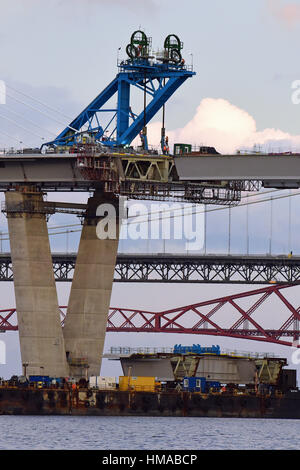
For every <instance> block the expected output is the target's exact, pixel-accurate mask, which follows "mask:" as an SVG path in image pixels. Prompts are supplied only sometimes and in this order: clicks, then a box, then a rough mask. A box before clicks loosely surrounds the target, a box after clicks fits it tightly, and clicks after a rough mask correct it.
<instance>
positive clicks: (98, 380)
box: [89, 375, 117, 390]
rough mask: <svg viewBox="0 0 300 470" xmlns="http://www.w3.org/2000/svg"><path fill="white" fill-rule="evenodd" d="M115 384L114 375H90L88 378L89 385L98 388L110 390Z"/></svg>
mask: <svg viewBox="0 0 300 470" xmlns="http://www.w3.org/2000/svg"><path fill="white" fill-rule="evenodd" d="M116 386H117V383H116V377H101V376H99V375H92V376H91V377H90V378H89V387H90V388H98V389H101V390H107V389H108V390H112V389H115V388H116Z"/></svg>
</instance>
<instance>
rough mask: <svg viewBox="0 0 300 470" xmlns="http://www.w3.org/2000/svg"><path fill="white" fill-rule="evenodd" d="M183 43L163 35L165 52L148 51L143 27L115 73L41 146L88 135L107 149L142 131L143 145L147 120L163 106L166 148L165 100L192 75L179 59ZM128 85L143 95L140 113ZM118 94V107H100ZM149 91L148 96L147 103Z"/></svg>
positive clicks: (164, 144) (70, 142) (73, 142)
mask: <svg viewBox="0 0 300 470" xmlns="http://www.w3.org/2000/svg"><path fill="white" fill-rule="evenodd" d="M182 47H183V44H182V43H181V42H180V40H179V38H178V36H176V35H174V34H171V35H169V36H167V38H166V39H165V42H164V49H163V51H161V52H158V53H156V54H151V38H148V37H147V36H146V35H145V33H144V32H143V31H135V32H134V33H133V34H132V36H131V41H130V43H129V44H128V45H127V47H126V52H127V55H128V57H129V58H128V59H127V60H126V61H122V62H121V63H120V64H118V67H119V73H118V74H117V76H116V78H115V79H114V80H113V81H112V82H111V83H110V84H109V85H108V86H107V87H106V88H105V89H104V90H103V91H102V92H101V93H100V94H99V95H98V96H97V97H96V98H95V99H94V100H93V101H92V102H91V103H90V104H89V105H88V106H87V107H86V108H85V109H84V110H83V111H82V112H81V113H80V114H79V115H78V116H77V117H76V118H75V119H74V120H73V121H72V122H71V123H70V124H69V125H68V126H67V127H66V128H65V129H64V130H63V131H62V132H61V133H60V134H59V135H58V136H57V137H56V138H55V139H54V140H53V141H51V142H47V143H46V144H44V145H51V146H66V145H67V146H73V145H77V144H78V143H81V142H86V139H87V138H88V139H89V141H90V142H96V143H97V142H98V143H101V144H103V145H105V146H107V147H109V148H113V147H125V146H128V145H130V144H131V142H132V141H133V139H134V138H135V137H136V136H138V135H140V137H141V140H142V147H143V148H144V149H145V150H147V149H148V142H147V128H146V126H147V123H148V122H149V121H150V120H151V119H152V118H153V116H154V115H155V114H156V113H157V112H158V111H159V110H160V109H161V108H163V122H162V131H161V147H162V151H163V153H167V151H168V149H167V147H168V138H167V137H166V136H165V127H164V114H165V113H164V105H165V103H166V101H167V100H168V99H169V98H170V97H171V96H172V95H173V93H174V92H175V91H176V90H177V88H179V87H180V86H181V85H182V84H183V83H184V82H185V80H186V79H187V78H189V77H192V76H193V75H195V72H193V71H192V70H188V67H187V66H186V65H185V62H184V60H183V59H182V56H181V50H182ZM131 86H135V87H136V88H138V89H139V90H141V91H142V92H143V94H144V107H143V111H142V112H141V113H140V114H135V113H134V112H133V111H132V108H131V105H130V87H131ZM116 93H117V107H116V108H110V107H108V108H104V105H105V104H106V103H107V102H108V101H109V100H110V99H111V98H112V97H113V96H114V95H115V94H116ZM147 95H148V97H149V96H150V97H151V100H150V102H149V103H148V104H147ZM100 113H101V114H100ZM103 113H104V114H105V116H104V115H103ZM107 116H109V118H108V119H107ZM103 121H105V124H104V123H103Z"/></svg>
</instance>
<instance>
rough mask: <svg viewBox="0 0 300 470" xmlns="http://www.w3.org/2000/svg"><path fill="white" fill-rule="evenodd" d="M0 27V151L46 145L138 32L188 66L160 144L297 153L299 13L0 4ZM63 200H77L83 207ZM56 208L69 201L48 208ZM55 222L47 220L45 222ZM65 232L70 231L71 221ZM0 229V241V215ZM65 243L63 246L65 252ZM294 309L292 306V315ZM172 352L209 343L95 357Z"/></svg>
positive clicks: (250, 345)
mask: <svg viewBox="0 0 300 470" xmlns="http://www.w3.org/2000/svg"><path fill="white" fill-rule="evenodd" d="M0 15H1V22H0V80H4V81H5V83H6V85H7V102H6V105H0V148H1V147H4V146H5V147H7V146H12V145H19V142H20V141H22V145H25V146H40V145H41V143H42V142H43V140H42V138H44V140H49V139H51V138H53V137H55V135H56V134H58V133H59V132H60V131H61V130H62V129H63V128H64V127H65V126H66V125H67V124H68V123H69V122H70V121H71V120H72V119H73V118H74V117H75V116H76V115H77V114H78V113H79V112H80V111H81V110H82V109H83V107H85V106H86V105H87V104H88V103H89V102H90V101H91V100H92V99H93V98H94V97H95V96H96V95H97V94H99V92H100V91H101V90H102V89H103V88H104V87H105V86H106V85H107V84H108V83H109V82H110V81H111V80H112V79H113V78H114V77H115V74H116V73H117V67H116V61H117V51H118V48H119V47H121V50H120V58H125V48H126V45H127V44H128V42H129V38H130V36H131V34H132V32H133V31H134V30H136V29H140V28H141V29H143V30H144V31H145V32H146V34H147V35H149V36H151V37H152V43H153V48H154V50H157V48H161V47H162V45H163V41H164V39H165V37H166V36H167V35H168V34H171V33H174V34H177V35H178V36H179V37H180V39H181V40H182V41H183V43H184V53H183V56H184V57H185V59H186V63H187V64H191V63H192V62H193V66H194V70H195V71H196V72H197V74H196V76H195V77H193V78H191V79H189V80H188V81H187V82H186V83H185V84H184V85H183V86H182V87H181V88H180V89H179V90H178V91H177V93H176V94H175V95H174V96H173V97H172V99H171V100H170V101H169V102H168V103H167V106H166V128H167V132H168V134H169V136H170V140H171V141H174V140H177V139H180V140H184V141H187V142H191V143H195V144H199V143H203V144H207V145H213V146H215V147H216V148H217V149H218V150H219V151H221V152H227V151H235V150H236V149H237V148H243V147H247V148H249V147H252V145H254V144H260V145H261V146H263V147H264V148H265V149H267V150H276V151H277V150H279V149H280V150H290V149H292V150H300V105H297V104H294V103H293V101H292V94H293V92H294V91H295V90H294V89H293V88H292V85H293V83H294V82H295V81H296V80H300V70H299V65H298V55H299V50H298V49H299V46H298V44H299V32H300V2H299V1H294V2H291V1H284V0H282V1H281V0H252V1H251V2H250V1H247V2H245V1H243V2H241V1H239V0H227V1H226V2H224V0H211V1H210V2H206V1H202V0H189V1H188V2H186V3H185V4H183V2H182V1H181V0H180V1H179V0H160V1H158V0H48V1H47V2H45V1H43V0H26V1H24V0H14V1H13V2H11V1H8V0H0ZM29 97H33V98H35V99H38V100H39V101H41V102H43V103H45V104H47V105H50V106H52V107H54V108H57V109H58V110H60V112H54V111H51V110H49V108H46V107H45V106H42V105H41V104H38V103H37V102H35V101H33V100H32V99H30V98H29ZM24 103H26V104H27V105H24ZM37 109H39V110H41V111H43V113H39V112H38V111H37ZM22 116H23V118H22ZM160 119H161V116H160V115H158V116H156V117H154V118H153V122H152V123H151V124H150V125H149V136H150V139H152V142H151V143H152V144H154V145H157V144H158V142H159V134H160V125H161V124H160ZM30 121H32V122H30ZM32 123H34V124H35V125H33V124H32ZM1 132H2V133H1ZM8 135H9V136H10V137H8ZM72 197H74V196H72ZM75 197H76V199H77V200H85V199H86V197H87V195H85V196H84V197H82V196H75ZM53 198H54V196H51V197H49V199H53ZM63 198H64V199H65V200H67V199H68V198H69V196H65V195H57V196H56V199H63ZM280 204H281V205H280ZM269 209H270V207H269ZM269 209H259V208H257V209H255V210H253V211H252V209H251V214H252V215H251V217H252V218H253V220H252V229H251V230H252V235H251V251H252V252H261V253H265V252H267V250H268V237H269V231H270V227H269ZM288 210H289V206H288V202H287V201H286V202H285V203H279V202H278V203H277V206H276V208H275V210H274V221H273V222H274V226H273V236H274V238H275V239H276V242H275V243H277V245H274V246H273V248H274V252H279V253H287V251H288V248H289V245H288V241H287V240H288V236H287V230H288V225H287V220H288ZM292 214H293V227H292V229H291V230H292V234H293V235H292V248H293V249H294V251H295V252H297V251H298V252H300V245H299V246H298V243H299V242H298V236H297V235H298V233H299V226H298V220H299V217H298V204H297V197H295V198H294V199H293V206H292ZM211 217H212V219H211V230H210V232H209V240H208V245H209V246H210V249H211V251H216V252H224V251H225V252H226V250H227V241H226V240H227V239H226V233H225V231H224V237H222V238H221V234H222V233H223V232H222V230H220V227H225V226H226V224H227V223H228V213H227V215H224V214H223V215H221V214H220V215H218V216H217V215H214V216H211ZM235 217H236V218H235V219H234V221H233V225H234V226H235V227H236V228H235V230H236V232H235V235H234V234H233V236H235V245H234V247H233V251H235V252H239V251H242V250H243V249H244V248H245V244H244V243H245V212H241V213H240V215H239V216H235ZM64 220H65V219H64ZM64 220H62V219H61V218H59V216H56V217H55V218H51V220H50V222H51V223H52V224H55V223H56V222H60V223H64ZM68 220H70V223H72V221H73V223H74V218H70V219H68ZM258 220H259V223H258ZM0 221H1V223H0V228H1V230H3V231H5V230H6V221H5V219H4V216H3V215H1V219H0ZM240 221H242V223H241V222H240ZM216 227H218V234H216V232H217V231H216V230H215V229H214V228H216ZM241 227H243V228H241ZM76 240H77V239H75V237H74V239H73V238H71V236H70V244H71V243H74V247H75V248H76V243H77V242H76ZM77 241H78V240H77ZM65 243H66V241H65V239H64V240H63V241H62V240H61V239H60V238H59V237H57V238H56V241H53V242H52V248H53V250H60V251H62V250H64V249H65ZM72 246H73V245H72ZM70 247H71V246H70ZM243 247H244V248H243ZM4 248H5V247H4ZM69 287H70V286H69V285H67V286H65V285H62V284H60V285H59V286H58V291H59V297H60V303H66V301H67V298H68V292H69ZM248 288H249V286H239V287H236V286H234V285H231V286H225V285H220V286H217V287H216V286H214V285H209V286H202V285H199V286H195V285H180V286H178V285H176V286H168V285H159V286H155V285H146V284H143V285H139V286H137V285H129V284H124V285H121V284H117V285H114V288H113V295H112V302H111V304H112V305H115V306H123V307H127V306H128V307H143V308H147V309H148V310H151V309H153V310H161V309H162V308H171V307H176V306H179V305H185V304H189V303H191V302H197V301H200V300H202V299H209V298H214V297H219V296H221V295H224V294H225V293H227V294H229V293H234V292H239V291H243V290H246V289H248ZM0 289H1V291H0V292H1V294H2V295H1V298H2V301H1V303H2V305H1V308H2V307H3V308H5V307H10V306H14V294H13V286H12V284H9V283H1V284H0ZM297 298H298V295H294V302H295V304H297ZM299 303H300V302H298V304H299ZM296 306H298V305H296ZM3 337H4V335H3ZM1 338H2V337H1ZM5 339H6V341H7V345H8V351H9V357H8V361H9V364H8V366H6V367H5V368H2V369H1V366H0V376H1V375H9V374H10V373H14V372H17V373H20V370H18V364H19V356H18V354H19V352H18V343H17V339H16V335H13V334H12V333H7V334H6V335H5ZM178 342H181V343H184V344H190V343H192V342H200V343H202V344H205V345H209V344H212V343H216V341H215V339H214V338H209V337H203V338H202V337H196V338H195V337H191V336H189V337H183V336H181V337H179V338H178V337H177V336H176V335H174V337H173V336H172V335H167V337H165V336H162V335H157V336H154V335H133V334H132V335H129V334H126V335H125V334H120V335H114V334H110V335H108V337H107V344H106V348H108V347H109V346H111V345H115V346H117V345H143V344H144V345H145V346H151V345H160V346H163V345H173V344H175V343H178ZM218 343H219V344H220V345H221V346H223V347H233V348H237V349H248V350H252V351H253V350H256V349H257V350H265V351H272V350H274V351H276V352H277V351H279V352H280V354H282V355H285V356H286V357H290V351H289V348H278V347H277V348H276V347H274V346H272V345H264V344H261V343H255V342H248V341H247V342H246V341H238V340H236V341H235V340H229V339H222V338H220V339H218ZM105 364H106V365H105V368H104V372H103V373H105V374H106V375H113V373H112V374H110V371H111V370H112V369H111V367H112V366H111V364H108V365H107V361H106V363H105ZM114 367H115V366H114ZM1 370H3V374H1ZM116 374H118V372H117V371H116Z"/></svg>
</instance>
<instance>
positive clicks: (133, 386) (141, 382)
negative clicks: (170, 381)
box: [119, 376, 160, 392]
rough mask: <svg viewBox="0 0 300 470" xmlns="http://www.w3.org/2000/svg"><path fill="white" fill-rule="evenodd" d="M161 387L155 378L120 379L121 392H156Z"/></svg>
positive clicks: (129, 377)
mask: <svg viewBox="0 0 300 470" xmlns="http://www.w3.org/2000/svg"><path fill="white" fill-rule="evenodd" d="M159 387H160V382H157V381H156V380H155V377H131V376H128V377H126V376H124V377H123V376H122V377H119V390H120V391H122V392H124V391H127V390H132V391H135V392H155V391H157V389H158V388H159Z"/></svg>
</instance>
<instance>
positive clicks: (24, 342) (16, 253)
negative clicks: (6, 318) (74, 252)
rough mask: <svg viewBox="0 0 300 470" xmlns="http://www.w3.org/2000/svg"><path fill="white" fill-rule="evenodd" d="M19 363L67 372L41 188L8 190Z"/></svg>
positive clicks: (37, 371)
mask: <svg viewBox="0 0 300 470" xmlns="http://www.w3.org/2000/svg"><path fill="white" fill-rule="evenodd" d="M5 198H6V211H7V218H8V230H9V238H10V247H11V258H12V266H13V272H14V288H15V298H16V308H17V315H18V325H19V337H20V347H21V358H22V364H23V365H25V364H26V372H27V375H49V376H52V377H65V376H67V375H68V364H67V361H66V354H65V346H64V339H63V333H62V328H61V322H60V311H59V306H58V300H57V292H56V286H55V279H54V273H53V265H52V257H51V251H50V244H49V236H48V229H47V221H46V215H45V214H44V213H43V212H42V210H41V208H42V204H43V196H42V194H41V193H35V192H32V193H26V192H21V191H20V192H19V191H14V192H6V194H5Z"/></svg>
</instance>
